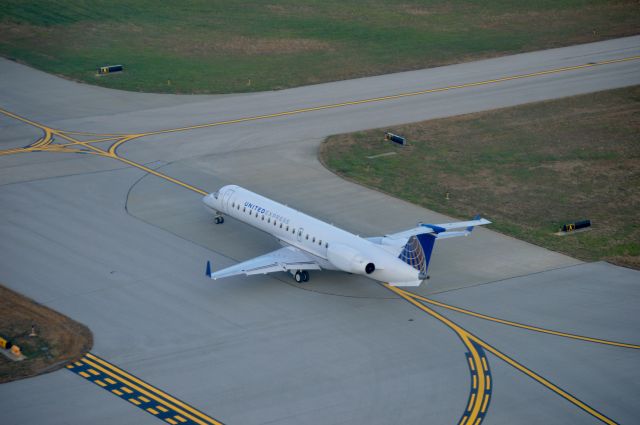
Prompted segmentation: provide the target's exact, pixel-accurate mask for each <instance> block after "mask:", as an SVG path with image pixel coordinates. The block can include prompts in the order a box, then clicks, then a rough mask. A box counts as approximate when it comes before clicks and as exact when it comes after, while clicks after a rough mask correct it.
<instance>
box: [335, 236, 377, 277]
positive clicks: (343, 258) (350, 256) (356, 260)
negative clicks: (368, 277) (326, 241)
mask: <svg viewBox="0 0 640 425" xmlns="http://www.w3.org/2000/svg"><path fill="white" fill-rule="evenodd" d="M327 258H328V259H329V261H331V263H332V264H333V265H334V266H336V267H337V268H339V269H340V270H343V271H345V272H348V273H358V274H371V273H373V272H374V271H375V270H376V265H375V264H374V263H373V262H371V261H368V260H367V259H366V258H365V257H364V256H363V255H362V254H361V253H360V251H358V250H357V249H354V248H351V247H350V246H347V245H342V244H339V243H336V244H331V245H329V248H328V249H327Z"/></svg>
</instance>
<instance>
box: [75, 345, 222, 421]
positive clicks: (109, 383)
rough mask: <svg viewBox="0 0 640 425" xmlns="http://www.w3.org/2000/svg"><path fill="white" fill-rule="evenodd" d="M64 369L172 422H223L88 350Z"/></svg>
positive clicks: (157, 416)
mask: <svg viewBox="0 0 640 425" xmlns="http://www.w3.org/2000/svg"><path fill="white" fill-rule="evenodd" d="M67 369H68V370H70V371H71V372H73V373H75V374H77V375H79V376H81V377H83V378H85V379H86V380H87V381H90V382H93V383H94V384H96V385H98V386H99V387H101V388H102V389H104V390H106V391H109V392H110V393H112V394H113V395H115V396H117V397H120V398H121V399H123V400H125V401H127V402H129V403H131V404H133V405H134V406H136V407H138V408H140V409H142V410H144V411H145V412H147V413H149V414H150V415H153V416H155V417H156V418H158V419H161V420H163V421H165V422H166V423H169V424H171V425H178V424H185V425H196V424H198V425H223V424H222V422H220V421H217V420H216V419H213V418H212V417H210V416H208V415H206V414H204V413H202V412H201V411H199V410H197V409H196V408H194V407H193V406H190V405H189V404H187V403H185V402H183V401H181V400H178V399H177V398H175V397H173V396H171V395H169V394H167V393H165V392H164V391H161V390H159V389H158V388H155V387H154V386H152V385H151V384H149V383H147V382H145V381H143V380H141V379H140V378H137V377H135V376H133V375H131V374H130V373H128V372H125V371H124V370H122V369H120V368H119V367H117V366H115V365H113V364H111V363H109V362H107V361H106V360H104V359H102V358H100V357H98V356H96V355H95V354H91V353H87V355H86V356H84V357H83V358H82V359H80V360H79V361H77V362H74V363H71V364H69V365H67Z"/></svg>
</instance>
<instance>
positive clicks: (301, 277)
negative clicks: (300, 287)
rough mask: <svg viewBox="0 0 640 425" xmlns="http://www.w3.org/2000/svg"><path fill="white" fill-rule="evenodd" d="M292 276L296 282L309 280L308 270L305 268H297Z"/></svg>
mask: <svg viewBox="0 0 640 425" xmlns="http://www.w3.org/2000/svg"><path fill="white" fill-rule="evenodd" d="M293 278H294V279H295V280H296V282H297V283H302V282H308V281H309V272H308V271H306V270H298V271H297V272H295V274H294V275H293Z"/></svg>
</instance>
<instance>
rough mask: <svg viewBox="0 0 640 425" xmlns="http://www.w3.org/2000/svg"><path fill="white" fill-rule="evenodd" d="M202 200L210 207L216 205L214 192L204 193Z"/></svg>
mask: <svg viewBox="0 0 640 425" xmlns="http://www.w3.org/2000/svg"><path fill="white" fill-rule="evenodd" d="M202 202H204V203H205V205H208V206H210V207H211V208H215V206H216V205H215V202H216V197H215V196H214V194H213V193H210V194H208V195H205V196H204V197H203V198H202Z"/></svg>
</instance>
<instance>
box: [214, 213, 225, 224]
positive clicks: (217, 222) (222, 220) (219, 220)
mask: <svg viewBox="0 0 640 425" xmlns="http://www.w3.org/2000/svg"><path fill="white" fill-rule="evenodd" d="M215 221H216V224H222V223H224V217H222V216H221V215H219V216H217V217H216V219H215Z"/></svg>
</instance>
